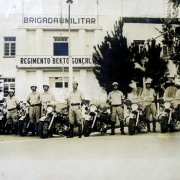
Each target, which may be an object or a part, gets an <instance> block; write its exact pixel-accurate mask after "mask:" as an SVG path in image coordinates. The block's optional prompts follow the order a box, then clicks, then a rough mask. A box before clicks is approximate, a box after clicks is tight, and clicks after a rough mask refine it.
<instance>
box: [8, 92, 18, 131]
mask: <svg viewBox="0 0 180 180" xmlns="http://www.w3.org/2000/svg"><path fill="white" fill-rule="evenodd" d="M18 104H19V103H18V100H17V98H16V97H15V96H14V90H13V89H10V90H9V95H8V97H7V100H6V106H7V122H6V128H7V132H6V134H10V130H11V128H10V125H11V124H14V125H15V134H17V133H18V127H17V126H18V123H17V121H18V118H17V106H18Z"/></svg>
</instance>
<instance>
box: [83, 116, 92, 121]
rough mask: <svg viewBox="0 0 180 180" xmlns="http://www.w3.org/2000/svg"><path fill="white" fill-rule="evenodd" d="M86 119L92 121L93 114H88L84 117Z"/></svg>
mask: <svg viewBox="0 0 180 180" xmlns="http://www.w3.org/2000/svg"><path fill="white" fill-rule="evenodd" d="M84 119H85V120H86V121H91V120H92V119H91V116H89V115H86V116H85V117H84Z"/></svg>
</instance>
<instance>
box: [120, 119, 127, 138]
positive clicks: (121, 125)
mask: <svg viewBox="0 0 180 180" xmlns="http://www.w3.org/2000/svg"><path fill="white" fill-rule="evenodd" d="M120 131H121V134H122V135H126V133H125V132H124V123H123V121H120Z"/></svg>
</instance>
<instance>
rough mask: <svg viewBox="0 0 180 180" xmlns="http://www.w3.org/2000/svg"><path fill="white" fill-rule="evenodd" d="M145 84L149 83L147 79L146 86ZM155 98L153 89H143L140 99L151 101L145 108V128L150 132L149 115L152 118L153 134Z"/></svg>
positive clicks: (154, 126)
mask: <svg viewBox="0 0 180 180" xmlns="http://www.w3.org/2000/svg"><path fill="white" fill-rule="evenodd" d="M147 83H149V84H150V83H151V80H149V79H147V80H146V84H147ZM155 96H156V93H155V91H154V89H152V88H149V89H144V90H143V92H142V94H141V97H143V98H144V99H145V100H147V101H151V104H150V105H148V106H147V107H146V108H145V114H146V120H147V128H148V132H150V124H149V123H150V122H149V121H150V115H151V114H152V117H153V132H156V113H157V112H156V104H155Z"/></svg>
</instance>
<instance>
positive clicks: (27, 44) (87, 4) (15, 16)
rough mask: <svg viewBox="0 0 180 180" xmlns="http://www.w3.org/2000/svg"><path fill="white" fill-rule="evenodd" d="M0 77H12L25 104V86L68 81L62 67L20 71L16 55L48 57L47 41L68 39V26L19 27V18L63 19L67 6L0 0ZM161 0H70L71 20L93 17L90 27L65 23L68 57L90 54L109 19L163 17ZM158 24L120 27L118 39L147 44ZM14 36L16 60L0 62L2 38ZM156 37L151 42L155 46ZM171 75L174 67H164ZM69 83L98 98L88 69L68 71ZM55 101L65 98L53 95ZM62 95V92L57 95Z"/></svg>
mask: <svg viewBox="0 0 180 180" xmlns="http://www.w3.org/2000/svg"><path fill="white" fill-rule="evenodd" d="M0 7H1V8H0V47H1V48H0V56H1V58H0V65H1V66H0V73H1V74H3V75H4V76H5V77H15V78H16V89H17V91H16V95H17V97H18V98H19V99H22V100H25V99H26V96H27V94H28V93H29V92H30V85H31V84H34V83H35V84H37V86H38V91H40V92H42V85H43V83H44V82H48V81H49V77H62V76H64V77H68V75H69V74H68V69H67V66H66V67H64V72H63V73H62V65H58V64H57V65H54V66H53V65H46V66H45V65H37V66H33V65H26V66H24V67H22V66H21V67H20V66H19V64H20V57H21V56H25V57H38V56H39V57H52V56H53V37H59V36H60V37H69V32H68V24H67V23H63V24H60V23H58V24H56V23H47V24H46V23H45V24H43V23H25V22H24V19H23V18H24V17H28V18H30V17H33V18H38V17H41V18H42V17H50V18H56V17H58V18H60V17H63V18H67V17H68V5H67V3H66V1H65V0H51V1H49V0H31V1H29V0H8V3H7V0H1V1H0ZM166 12H167V0H152V1H147V0H111V1H110V0H91V1H89V0H76V1H75V0H74V2H73V4H72V5H71V17H72V18H74V19H75V21H76V20H77V19H78V18H95V19H96V22H95V24H93V23H92V24H91V23H88V22H87V23H80V24H75V23H72V24H71V54H72V56H78V57H83V56H89V57H90V56H92V53H93V52H94V49H93V46H94V45H97V44H101V43H102V41H103V40H104V36H105V35H107V31H108V32H109V33H110V34H111V31H112V30H113V28H114V23H115V21H118V20H119V19H120V18H121V17H151V18H152V17H153V18H154V17H158V18H164V17H166V14H167V13H166ZM155 28H157V29H161V24H150V23H146V24H142V23H125V24H124V30H123V32H124V36H125V37H126V38H127V42H128V44H129V45H130V44H131V43H132V42H133V40H147V39H149V38H155V37H157V36H159V32H158V31H157V30H156V29H155ZM6 36H15V37H16V56H15V57H14V58H4V57H3V55H4V37H6ZM161 40H162V37H159V38H158V39H157V43H161ZM170 70H171V72H174V70H175V67H174V65H173V64H170ZM73 76H74V80H77V81H78V82H79V89H81V90H82V91H83V92H85V98H86V99H92V98H94V99H98V98H100V97H101V94H102V92H103V90H102V89H101V88H100V87H99V84H98V81H97V80H96V78H95V76H94V74H93V72H92V66H87V67H86V66H82V65H81V66H78V65H77V66H76V67H74V74H73ZM52 91H53V92H54V93H55V94H56V97H57V100H59V101H61V100H62V99H65V98H66V95H64V96H62V92H61V93H60V94H61V96H58V92H59V91H55V90H53V89H52ZM63 93H64V94H65V92H63Z"/></svg>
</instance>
